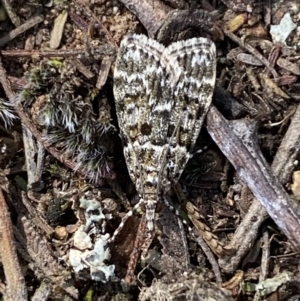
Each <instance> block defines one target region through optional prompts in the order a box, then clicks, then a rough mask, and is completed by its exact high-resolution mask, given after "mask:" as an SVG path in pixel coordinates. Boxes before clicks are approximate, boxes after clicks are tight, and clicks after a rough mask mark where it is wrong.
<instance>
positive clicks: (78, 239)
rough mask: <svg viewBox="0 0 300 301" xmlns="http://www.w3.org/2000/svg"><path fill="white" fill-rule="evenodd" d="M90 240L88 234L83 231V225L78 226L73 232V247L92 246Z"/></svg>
mask: <svg viewBox="0 0 300 301" xmlns="http://www.w3.org/2000/svg"><path fill="white" fill-rule="evenodd" d="M92 246H93V244H92V240H91V238H90V236H89V235H88V234H87V233H85V232H84V226H80V227H79V228H78V229H77V231H76V232H75V234H74V247H76V248H77V249H79V250H82V251H84V250H86V249H90V248H92Z"/></svg>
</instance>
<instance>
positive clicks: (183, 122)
mask: <svg viewBox="0 0 300 301" xmlns="http://www.w3.org/2000/svg"><path fill="white" fill-rule="evenodd" d="M163 56H165V57H166V58H168V60H169V62H170V64H171V63H174V62H177V63H178V64H179V67H180V69H181V70H182V78H181V79H180V81H179V82H178V84H177V85H176V89H175V91H174V92H173V93H174V99H175V107H174V108H173V110H172V112H171V119H170V121H169V122H170V126H171V127H172V128H174V129H175V133H174V134H173V135H172V137H171V138H170V141H169V145H170V148H169V154H168V158H167V162H168V164H167V175H168V176H169V178H171V181H172V185H175V184H176V183H177V181H178V180H179V178H180V176H181V173H182V172H183V170H184V168H185V165H186V163H187V161H188V160H189V158H190V156H191V152H192V151H193V148H194V146H195V143H196V140H197V138H198V136H199V133H200V130H201V127H202V125H203V122H204V119H205V116H206V113H207V111H208V109H209V106H210V104H211V101H212V96H213V91H214V86H215V81H216V47H215V44H214V43H213V42H212V41H211V40H209V39H206V38H193V39H190V40H186V41H179V42H176V43H173V44H171V45H170V46H169V47H167V48H166V49H165V51H164V53H163Z"/></svg>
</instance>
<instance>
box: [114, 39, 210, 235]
mask: <svg viewBox="0 0 300 301" xmlns="http://www.w3.org/2000/svg"><path fill="white" fill-rule="evenodd" d="M215 57H216V51H215V45H214V43H213V42H212V41H210V40H208V39H206V38H194V39H190V40H187V41H180V42H176V43H173V44H171V45H170V46H168V47H166V48H165V47H164V46H163V45H161V44H159V43H158V42H156V41H154V40H152V39H148V38H147V37H146V36H143V35H128V36H126V37H125V38H124V39H123V40H122V42H121V45H120V49H119V53H118V56H117V60H116V66H115V70H114V96H115V101H116V111H117V116H118V122H119V126H120V131H121V136H122V140H123V145H124V156H125V159H126V163H127V167H128V171H129V175H130V177H131V179H132V181H133V183H134V184H135V186H136V189H137V191H138V193H139V195H140V196H141V197H142V199H144V201H145V205H146V217H147V219H148V221H150V220H152V221H153V219H154V214H155V213H154V212H155V207H156V204H157V202H158V201H160V199H161V198H162V197H163V195H164V194H166V193H168V191H169V190H170V188H171V186H172V185H174V184H176V182H177V181H178V179H179V177H180V175H181V173H182V171H183V169H184V167H185V165H186V163H187V161H188V160H189V158H190V152H191V151H192V149H193V147H194V145H195V142H196V139H197V137H198V135H199V132H200V129H201V126H202V124H203V121H204V118H205V114H206V112H207V110H208V108H209V105H210V103H211V99H212V94H213V89H214V84H215V78H216V58H215ZM148 228H149V229H150V228H152V222H149V224H148Z"/></svg>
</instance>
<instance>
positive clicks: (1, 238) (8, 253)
mask: <svg viewBox="0 0 300 301" xmlns="http://www.w3.org/2000/svg"><path fill="white" fill-rule="evenodd" d="M0 253H1V262H2V265H3V268H4V273H5V279H6V294H7V298H6V300H19V301H26V300H27V289H26V284H25V279H24V277H23V275H22V272H21V268H20V265H19V262H18V256H17V252H16V247H15V243H14V236H13V230H12V223H11V220H10V213H9V211H8V208H7V205H6V203H5V199H4V195H3V192H2V188H1V187H0Z"/></svg>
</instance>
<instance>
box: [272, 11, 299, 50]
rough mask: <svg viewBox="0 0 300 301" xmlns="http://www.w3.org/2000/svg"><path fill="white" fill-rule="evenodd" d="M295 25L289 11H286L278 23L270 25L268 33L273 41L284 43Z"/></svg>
mask: <svg viewBox="0 0 300 301" xmlns="http://www.w3.org/2000/svg"><path fill="white" fill-rule="evenodd" d="M296 27H297V24H295V23H294V22H293V20H292V18H291V15H290V13H286V14H285V15H284V16H283V18H282V19H281V21H280V24H278V25H271V29H270V34H271V36H272V40H273V42H274V43H283V44H285V41H286V39H287V38H288V36H289V35H290V34H291V32H292V31H293V30H294V29H295V28H296Z"/></svg>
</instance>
